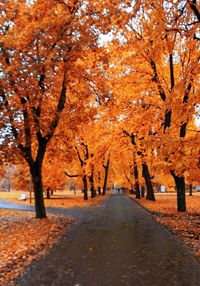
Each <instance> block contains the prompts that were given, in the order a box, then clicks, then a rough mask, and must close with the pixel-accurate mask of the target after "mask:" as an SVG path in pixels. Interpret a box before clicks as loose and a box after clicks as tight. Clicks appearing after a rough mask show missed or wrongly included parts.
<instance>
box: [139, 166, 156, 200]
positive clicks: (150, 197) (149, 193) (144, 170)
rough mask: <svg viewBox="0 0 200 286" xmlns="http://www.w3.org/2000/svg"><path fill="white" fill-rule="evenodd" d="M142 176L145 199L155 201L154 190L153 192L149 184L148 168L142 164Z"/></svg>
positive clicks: (150, 183)
mask: <svg viewBox="0 0 200 286" xmlns="http://www.w3.org/2000/svg"><path fill="white" fill-rule="evenodd" d="M142 175H143V177H144V179H145V183H146V187H147V195H146V199H147V200H150V201H155V196H154V190H153V185H152V182H151V177H150V173H149V168H148V166H147V164H145V163H143V164H142Z"/></svg>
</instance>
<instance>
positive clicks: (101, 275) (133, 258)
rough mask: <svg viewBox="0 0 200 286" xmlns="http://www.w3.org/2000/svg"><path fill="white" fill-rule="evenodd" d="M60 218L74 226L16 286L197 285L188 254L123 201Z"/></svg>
mask: <svg viewBox="0 0 200 286" xmlns="http://www.w3.org/2000/svg"><path fill="white" fill-rule="evenodd" d="M52 211H53V210H52ZM60 213H65V214H67V215H71V216H73V217H76V218H77V219H78V222H77V223H76V224H75V226H73V227H72V228H71V230H70V231H69V232H68V233H66V235H65V236H64V237H63V238H62V239H61V240H60V241H59V242H58V243H57V244H56V245H55V246H54V247H53V248H52V249H51V250H50V251H49V252H48V253H47V254H46V255H45V256H44V257H42V258H41V259H40V260H38V261H36V262H34V263H32V264H31V265H30V266H28V268H27V269H26V270H25V272H24V273H23V275H22V277H21V278H20V279H18V280H17V281H16V282H15V285H16V286H36V285H37V286H57V285H58V286H68V285H70V286H121V285H124V286H129V285H130V286H175V285H176V286H200V265H199V264H198V262H197V261H196V260H195V259H194V258H193V257H192V254H191V252H190V251H189V250H188V249H187V248H186V247H185V246H184V245H183V243H182V242H180V241H178V240H177V238H176V237H175V236H173V235H172V233H171V232H170V231H168V230H167V229H166V228H165V227H163V226H162V225H161V224H159V223H158V222H156V221H155V220H154V219H152V217H151V216H150V215H149V213H148V212H146V211H145V210H144V209H142V208H141V207H140V206H138V205H137V204H136V203H134V202H133V201H132V200H130V199H129V198H128V197H127V196H124V195H122V194H114V195H111V196H110V198H109V199H108V200H106V201H104V202H103V203H101V204H100V205H99V206H97V207H91V208H85V209H77V210H74V211H72V210H60Z"/></svg>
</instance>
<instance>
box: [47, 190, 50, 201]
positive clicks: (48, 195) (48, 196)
mask: <svg viewBox="0 0 200 286" xmlns="http://www.w3.org/2000/svg"><path fill="white" fill-rule="evenodd" d="M50 198H51V190H50V189H49V188H47V199H50Z"/></svg>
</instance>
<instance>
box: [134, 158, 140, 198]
mask: <svg viewBox="0 0 200 286" xmlns="http://www.w3.org/2000/svg"><path fill="white" fill-rule="evenodd" d="M134 178H135V186H134V188H135V195H136V199H140V198H141V197H140V186H139V180H138V168H137V164H136V161H134Z"/></svg>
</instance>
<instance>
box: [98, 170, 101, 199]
mask: <svg viewBox="0 0 200 286" xmlns="http://www.w3.org/2000/svg"><path fill="white" fill-rule="evenodd" d="M100 181H101V175H100V172H98V188H97V190H98V194H99V195H101V187H100Z"/></svg>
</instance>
